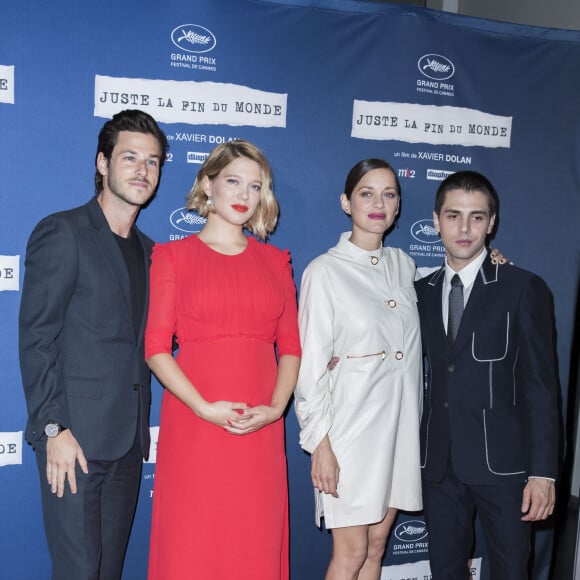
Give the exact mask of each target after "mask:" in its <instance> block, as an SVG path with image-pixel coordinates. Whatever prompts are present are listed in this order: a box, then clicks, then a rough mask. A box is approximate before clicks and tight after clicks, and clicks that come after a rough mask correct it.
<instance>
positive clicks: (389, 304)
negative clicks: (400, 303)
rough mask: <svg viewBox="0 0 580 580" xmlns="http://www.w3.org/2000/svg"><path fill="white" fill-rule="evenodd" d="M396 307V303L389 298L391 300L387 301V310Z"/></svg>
mask: <svg viewBox="0 0 580 580" xmlns="http://www.w3.org/2000/svg"><path fill="white" fill-rule="evenodd" d="M396 305H397V302H396V301H395V300H393V299H392V298H391V300H387V306H388V307H389V308H394V307H395V306H396Z"/></svg>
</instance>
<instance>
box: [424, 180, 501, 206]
mask: <svg viewBox="0 0 580 580" xmlns="http://www.w3.org/2000/svg"><path fill="white" fill-rule="evenodd" d="M453 189H463V190H464V191H468V192H473V191H481V193H483V194H485V195H486V196H487V202H488V205H489V215H490V216H492V215H497V214H498V212H499V197H498V195H497V192H496V190H495V187H494V186H493V185H492V184H491V181H489V179H487V177H485V176H484V175H482V174H481V173H477V171H458V172H457V173H452V174H451V175H450V176H449V177H446V178H445V179H444V180H443V181H442V182H441V185H440V186H439V188H438V189H437V193H436V194H435V213H436V214H437V215H438V216H439V215H441V208H442V207H443V204H444V203H445V196H446V195H447V192H448V191H451V190H453Z"/></svg>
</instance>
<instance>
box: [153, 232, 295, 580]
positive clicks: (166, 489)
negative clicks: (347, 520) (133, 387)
mask: <svg viewBox="0 0 580 580" xmlns="http://www.w3.org/2000/svg"><path fill="white" fill-rule="evenodd" d="M296 310H297V308H296V292H295V287H294V283H293V281H292V272H291V266H290V263H289V255H288V253H287V252H282V251H280V250H278V249H276V248H275V247H273V246H269V245H266V244H262V243H259V242H257V241H256V240H254V239H253V238H248V246H247V248H246V249H245V250H244V251H243V252H242V253H241V254H238V255H235V256H228V255H224V254H220V253H218V252H215V251H214V250H212V249H211V248H209V247H208V246H207V245H206V244H204V243H203V242H202V241H201V240H199V239H198V237H197V236H195V235H193V236H190V237H189V238H186V239H184V240H180V241H177V242H170V243H168V244H164V245H157V246H156V247H155V249H154V252H153V262H152V267H151V298H150V307H149V318H148V322H147V331H146V356H147V357H150V356H152V355H154V354H157V353H162V352H167V353H169V352H171V344H172V337H173V336H174V335H175V336H176V337H177V338H178V341H179V352H178V355H177V361H178V363H179V365H180V366H181V368H182V369H183V371H184V372H185V373H186V374H187V376H188V377H189V379H190V380H191V382H192V383H193V384H194V385H195V387H196V388H197V389H198V390H199V392H200V393H201V394H202V396H203V397H204V398H205V399H206V400H208V401H220V400H223V401H233V402H245V403H248V404H250V405H253V406H255V405H261V404H269V403H270V401H271V395H272V392H273V388H274V384H275V380H276V371H277V364H276V358H275V351H274V344H276V346H277V349H278V353H279V355H280V356H282V355H284V354H291V355H296V356H299V355H300V341H299V336H298V328H297V312H296ZM230 578H231V579H233V578H236V580H278V579H280V580H286V579H287V578H288V494H287V477H286V456H285V451H284V422H283V419H280V420H278V421H276V422H275V423H272V424H271V425H268V426H267V427H264V428H263V429H261V430H259V431H257V432H255V433H251V434H248V435H244V436H238V435H230V434H229V433H227V432H226V431H225V430H224V429H222V428H221V427H217V426H215V425H213V424H211V423H208V422H206V421H204V420H202V419H200V418H199V417H197V416H196V415H195V414H194V413H193V412H192V411H191V410H190V409H189V408H187V407H186V406H185V405H184V404H183V403H181V402H180V401H179V400H178V399H177V398H175V397H174V396H173V395H172V394H171V393H170V392H169V391H166V392H165V393H164V395H163V402H162V406H161V423H160V429H159V441H158V447H157V466H156V470H155V486H154V497H153V521H152V528H151V549H150V558H149V580H188V579H199V580H227V579H230Z"/></svg>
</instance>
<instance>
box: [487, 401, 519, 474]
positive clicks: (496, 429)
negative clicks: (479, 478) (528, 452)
mask: <svg viewBox="0 0 580 580" xmlns="http://www.w3.org/2000/svg"><path fill="white" fill-rule="evenodd" d="M483 429H484V434H485V458H486V461H487V468H488V469H489V471H491V473H493V474H494V475H518V474H522V473H525V465H526V460H525V450H524V441H523V438H524V433H523V428H522V425H521V421H520V416H519V413H518V411H517V407H512V408H511V409H505V408H499V409H498V408H495V409H493V410H488V409H483Z"/></svg>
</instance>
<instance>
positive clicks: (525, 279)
mask: <svg viewBox="0 0 580 580" xmlns="http://www.w3.org/2000/svg"><path fill="white" fill-rule="evenodd" d="M498 205H499V200H498V196H497V193H496V191H495V189H494V187H493V185H492V184H491V183H490V182H489V181H488V180H487V179H486V178H485V177H484V176H483V175H481V174H479V173H476V172H473V171H462V172H458V173H455V174H453V175H450V176H449V177H448V178H447V179H445V180H444V181H443V182H442V183H441V185H440V187H439V189H438V191H437V195H436V200H435V211H434V213H433V219H434V222H435V227H436V229H437V230H438V232H439V234H440V236H441V240H442V242H443V245H444V246H445V250H446V261H445V265H444V266H443V267H442V268H441V269H440V270H438V271H436V272H435V273H433V274H432V275H430V276H428V277H426V278H423V279H422V280H420V281H418V282H417V283H416V287H417V294H418V300H419V312H420V316H421V331H422V340H423V348H424V352H425V357H426V365H427V370H428V380H427V385H426V389H425V401H424V409H423V417H422V421H421V454H422V479H423V502H424V508H425V519H426V523H427V527H428V530H429V555H430V561H431V571H432V577H433V580H467V579H468V578H469V569H468V567H467V563H468V559H469V557H470V552H471V549H472V544H473V517H474V513H475V511H477V513H478V515H479V518H480V521H481V524H482V528H483V532H484V537H485V541H486V546H487V550H488V554H489V561H490V571H491V578H492V579H493V580H524V579H526V578H528V574H527V565H528V559H529V555H530V522H532V521H538V520H543V519H546V518H547V517H548V516H550V515H551V514H552V512H553V510H554V502H555V490H554V481H555V478H556V473H557V446H558V424H559V419H558V409H557V373H556V363H555V332H554V320H553V304H552V297H551V294H550V291H549V289H548V287H547V286H546V284H545V283H544V281H543V280H542V279H541V278H539V277H538V276H536V275H534V274H532V273H531V272H528V271H526V270H522V269H520V268H516V267H514V266H511V265H507V264H506V265H495V264H493V263H492V261H491V260H490V257H489V256H488V252H487V249H486V245H485V243H486V238H487V236H488V235H489V234H491V233H492V230H493V228H494V226H495V223H496V220H497V214H498Z"/></svg>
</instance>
